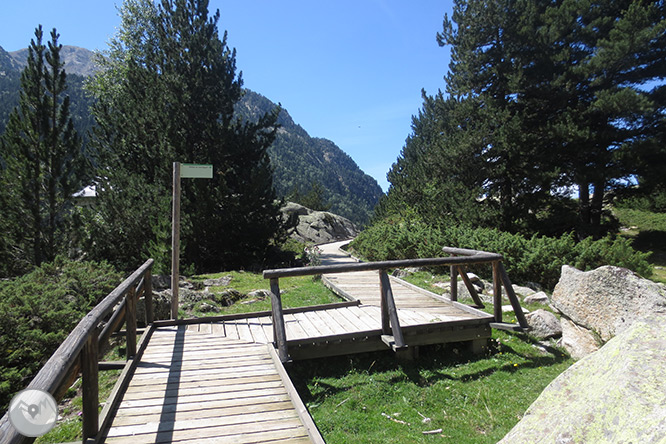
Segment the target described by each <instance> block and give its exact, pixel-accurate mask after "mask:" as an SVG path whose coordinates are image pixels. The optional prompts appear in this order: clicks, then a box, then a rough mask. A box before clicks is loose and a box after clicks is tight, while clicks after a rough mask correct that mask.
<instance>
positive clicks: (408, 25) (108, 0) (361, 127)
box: [0, 0, 452, 190]
mask: <svg viewBox="0 0 666 444" xmlns="http://www.w3.org/2000/svg"><path fill="white" fill-rule="evenodd" d="M121 3H122V2H121V0H75V1H69V0H68V1H57V0H40V1H33V0H23V1H20V2H11V3H10V2H3V5H2V6H1V7H0V46H2V47H3V48H4V49H5V50H7V51H15V50H17V49H20V48H25V47H27V46H28V44H29V42H30V39H31V38H32V37H33V34H34V29H35V27H36V26H37V25H38V24H42V26H43V27H44V29H45V31H46V32H48V31H50V30H51V29H52V28H53V27H55V28H57V30H58V32H59V33H60V36H61V37H60V42H61V43H62V44H64V45H75V46H81V47H84V48H88V49H101V50H103V49H105V48H106V43H107V41H108V40H109V38H110V37H111V36H113V34H114V33H115V30H116V27H117V26H118V24H119V22H120V20H119V18H118V14H117V10H116V5H120V4H121ZM215 9H219V10H220V15H221V17H220V21H219V22H218V27H219V28H220V31H221V32H222V31H224V30H227V31H228V32H229V37H228V41H227V43H228V45H229V46H230V47H232V48H236V50H237V56H236V62H237V67H238V69H239V70H240V71H242V72H243V79H244V82H245V87H247V88H250V89H252V90H254V91H256V92H258V93H261V94H263V95H265V96H266V97H268V98H269V99H270V100H272V101H274V102H276V103H277V102H280V103H282V106H283V107H284V108H286V109H287V110H288V111H289V113H290V114H291V116H292V117H293V119H294V121H295V122H296V123H298V124H300V125H301V126H302V127H303V128H304V129H305V130H306V131H307V132H308V133H309V134H310V135H311V136H313V137H323V138H327V139H330V140H332V141H333V142H335V143H336V144H337V145H338V146H339V147H340V148H342V149H343V150H344V151H345V152H346V153H347V154H349V155H350V156H351V157H352V158H353V159H354V160H355V161H356V163H357V164H358V165H359V166H360V167H361V169H363V171H365V172H366V173H368V174H370V175H371V176H373V177H374V178H375V179H377V181H378V182H379V184H380V185H381V186H382V188H383V189H384V190H386V189H387V188H388V182H387V181H386V173H387V172H388V170H389V168H390V167H391V164H392V163H393V162H395V160H396V158H397V157H398V155H399V154H400V150H401V148H402V147H403V145H404V142H405V138H406V137H407V136H408V135H409V134H410V132H411V126H410V125H411V117H412V116H413V115H415V114H416V113H417V112H418V110H419V108H420V106H421V103H422V100H421V89H422V88H423V89H425V90H426V92H427V93H428V94H435V93H436V92H437V90H438V89H444V87H445V84H444V80H443V77H444V75H445V74H446V70H447V67H448V63H449V50H448V48H440V47H439V46H438V45H437V42H436V40H435V35H436V33H437V32H439V31H441V29H442V20H443V17H444V14H445V13H448V14H449V15H450V14H451V9H452V1H451V0H446V1H432V0H416V1H410V2H406V1H404V0H403V1H398V0H353V1H350V0H335V1H322V0H319V1H318V0H308V1H306V0H300V1H292V0H283V1H270V0H236V1H230V0H211V1H210V10H211V13H212V12H213V11H214V10H215Z"/></svg>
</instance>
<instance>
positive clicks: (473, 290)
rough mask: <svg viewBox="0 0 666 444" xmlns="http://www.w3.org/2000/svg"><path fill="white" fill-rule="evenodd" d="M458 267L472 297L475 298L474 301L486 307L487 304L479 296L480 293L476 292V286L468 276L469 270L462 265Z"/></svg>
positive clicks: (479, 305)
mask: <svg viewBox="0 0 666 444" xmlns="http://www.w3.org/2000/svg"><path fill="white" fill-rule="evenodd" d="M456 268H457V269H458V273H460V277H461V278H462V280H463V282H464V283H465V287H467V291H469V294H470V296H472V299H473V300H474V303H475V304H476V305H477V306H478V307H481V308H484V307H485V305H484V304H483V301H482V300H481V298H480V297H479V293H477V292H476V288H474V285H473V284H472V281H470V280H469V276H467V271H466V270H465V267H463V266H462V265H461V266H459V267H456Z"/></svg>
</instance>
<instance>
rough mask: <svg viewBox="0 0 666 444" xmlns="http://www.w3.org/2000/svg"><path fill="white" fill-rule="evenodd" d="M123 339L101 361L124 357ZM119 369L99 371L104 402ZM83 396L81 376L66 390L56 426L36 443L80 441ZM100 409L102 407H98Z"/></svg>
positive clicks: (117, 375) (100, 394) (101, 397)
mask: <svg viewBox="0 0 666 444" xmlns="http://www.w3.org/2000/svg"><path fill="white" fill-rule="evenodd" d="M123 342H124V339H121V340H118V341H117V342H114V344H113V346H112V347H111V349H110V350H109V351H108V352H107V353H106V354H105V355H104V358H103V359H102V361H119V360H122V359H124V358H125V354H124V353H125V345H124V343H123ZM120 373H121V370H105V371H103V372H100V373H99V399H100V402H104V401H106V400H107V399H108V397H109V395H110V394H111V390H113V386H114V385H115V384H116V381H117V380H118V377H119V376H120ZM82 410H83V397H82V392H81V378H79V379H77V380H76V382H74V384H73V385H72V386H71V387H70V388H69V389H68V390H67V392H66V393H65V396H64V398H63V399H62V400H61V401H60V404H59V406H58V414H59V416H60V419H59V420H58V422H57V424H56V426H55V427H54V428H53V429H52V430H51V431H50V432H49V433H47V434H45V435H42V436H40V437H38V438H37V439H36V440H35V443H36V444H51V443H61V442H73V441H81V438H82V436H83V434H82V429H81V427H82V424H83V422H82V419H81V412H82ZM99 411H100V412H101V411H102V407H101V406H100V407H99Z"/></svg>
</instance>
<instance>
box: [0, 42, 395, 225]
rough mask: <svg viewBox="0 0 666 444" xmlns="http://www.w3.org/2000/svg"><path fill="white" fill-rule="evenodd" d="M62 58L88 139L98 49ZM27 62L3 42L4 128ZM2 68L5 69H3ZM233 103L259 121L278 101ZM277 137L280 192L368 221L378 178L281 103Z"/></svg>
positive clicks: (0, 103)
mask: <svg viewBox="0 0 666 444" xmlns="http://www.w3.org/2000/svg"><path fill="white" fill-rule="evenodd" d="M61 52H62V59H63V61H64V70H65V71H66V72H67V94H68V95H69V97H70V111H71V116H72V120H73V122H74V127H75V128H76V130H77V132H78V134H79V135H80V136H81V138H82V139H83V143H84V145H87V143H88V138H89V134H90V133H91V131H92V128H93V126H94V119H93V116H92V113H91V112H90V109H91V107H92V105H93V101H94V100H93V97H92V96H91V95H89V94H86V92H85V84H86V80H87V79H88V78H89V76H90V75H91V73H94V70H92V68H91V67H92V66H94V61H93V59H94V53H93V52H91V51H89V50H87V49H84V48H77V47H73V46H66V45H64V46H63V49H62V51H61ZM26 63H27V49H23V50H19V51H14V52H12V53H8V52H6V51H4V50H3V49H2V48H1V47H0V133H2V131H3V130H4V127H5V125H6V122H7V120H8V118H9V113H10V112H11V110H12V109H14V107H15V106H16V105H17V104H18V93H19V89H20V79H19V77H20V72H21V70H22V69H23V68H24V67H25V65H26ZM3 72H4V74H2V73H3ZM242 91H243V94H242V96H241V99H240V101H239V102H238V104H237V105H236V106H235V112H236V113H237V115H239V116H242V117H243V118H244V119H247V120H250V121H253V122H257V121H258V119H259V118H260V117H261V116H262V115H264V114H266V113H268V112H270V111H272V110H273V109H276V107H277V105H276V104H275V103H273V102H272V101H271V100H269V99H268V98H266V97H264V96H263V95H261V94H259V93H257V92H254V91H251V90H249V89H246V88H243V90H242ZM278 124H279V125H280V128H279V129H278V131H277V133H276V135H275V140H274V142H273V143H272V144H271V146H270V147H269V149H268V155H269V158H270V160H271V165H272V168H273V185H274V187H275V191H276V194H277V196H278V197H279V198H286V199H289V200H293V201H297V202H299V203H302V204H304V205H306V206H308V205H307V204H310V205H313V204H316V203H319V204H320V205H321V207H320V208H316V209H327V210H330V211H332V212H334V213H336V214H340V215H341V216H343V217H346V218H348V219H350V220H352V221H353V222H355V223H356V224H359V225H363V224H365V223H367V222H368V221H369V219H370V217H371V215H372V210H373V208H374V206H375V205H376V204H377V202H378V201H379V198H380V197H381V196H382V195H383V192H382V190H381V188H380V187H379V185H378V184H377V181H375V180H374V179H373V178H372V177H370V176H368V175H367V174H365V173H364V172H363V171H362V170H361V169H360V168H359V167H358V165H357V164H356V163H355V162H354V160H353V159H352V158H351V157H349V156H348V155H347V154H346V153H345V152H344V151H342V150H341V149H340V148H339V147H338V146H337V145H336V144H335V143H333V142H332V141H330V140H327V139H321V138H316V137H311V136H310V135H309V134H308V133H307V131H306V130H305V129H303V128H302V127H301V126H300V125H298V124H297V123H295V122H294V121H293V119H292V118H291V116H290V115H289V112H288V110H287V109H285V108H281V107H280V113H279V115H278Z"/></svg>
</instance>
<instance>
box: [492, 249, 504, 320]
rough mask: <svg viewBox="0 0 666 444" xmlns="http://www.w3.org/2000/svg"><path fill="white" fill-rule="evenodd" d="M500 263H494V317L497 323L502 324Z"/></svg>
mask: <svg viewBox="0 0 666 444" xmlns="http://www.w3.org/2000/svg"><path fill="white" fill-rule="evenodd" d="M499 266H500V262H499V261H496V262H493V315H494V316H495V322H502V283H501V279H502V278H501V277H500V271H499Z"/></svg>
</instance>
